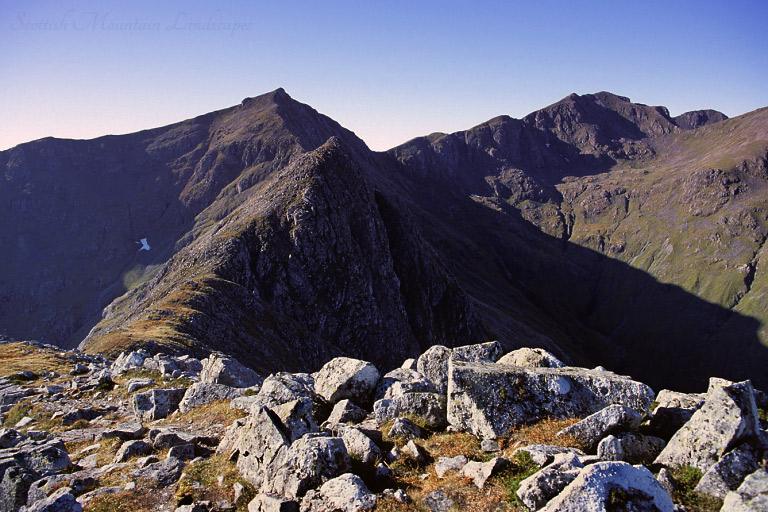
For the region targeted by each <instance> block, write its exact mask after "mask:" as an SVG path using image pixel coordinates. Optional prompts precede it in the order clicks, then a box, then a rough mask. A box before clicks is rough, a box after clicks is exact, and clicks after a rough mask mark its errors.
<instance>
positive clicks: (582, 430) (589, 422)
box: [557, 405, 643, 449]
mask: <svg viewBox="0 0 768 512" xmlns="http://www.w3.org/2000/svg"><path fill="white" fill-rule="evenodd" d="M642 421H643V417H642V416H641V415H640V414H639V413H637V411H635V410H634V409H630V408H629V407H626V406H624V405H609V406H608V407H606V408H605V409H601V410H599V411H598V412H596V413H594V414H590V415H589V416H587V417H586V418H584V419H583V420H581V421H579V422H578V423H574V424H573V425H571V426H570V427H566V428H564V429H563V430H561V431H560V432H558V433H557V435H558V436H573V437H575V438H576V439H578V440H579V441H581V442H582V443H584V444H585V445H586V446H587V447H588V448H589V449H595V448H596V447H597V443H599V442H600V440H601V439H603V438H604V437H605V436H607V435H609V434H616V433H619V432H636V431H637V429H638V428H639V427H640V423H641V422H642Z"/></svg>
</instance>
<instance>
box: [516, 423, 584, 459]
mask: <svg viewBox="0 0 768 512" xmlns="http://www.w3.org/2000/svg"><path fill="white" fill-rule="evenodd" d="M579 421H580V419H579V418H568V419H564V420H555V419H551V418H547V419H544V420H541V421H539V422H538V423H534V424H532V425H525V426H523V427H519V428H515V429H513V430H512V432H510V435H509V437H508V438H507V439H505V440H504V441H503V448H504V452H505V453H507V456H508V455H509V454H511V453H512V452H513V451H514V450H515V449H516V448H519V447H521V446H527V445H529V444H549V445H553V446H567V447H571V448H578V449H580V450H584V449H585V448H586V447H585V446H584V444H583V443H582V442H581V441H579V440H578V439H576V438H575V437H573V436H558V435H557V433H558V432H560V431H561V430H563V429H564V428H566V427H569V426H571V425H573V424H574V423H578V422H579Z"/></svg>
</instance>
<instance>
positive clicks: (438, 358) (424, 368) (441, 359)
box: [416, 341, 503, 395]
mask: <svg viewBox="0 0 768 512" xmlns="http://www.w3.org/2000/svg"><path fill="white" fill-rule="evenodd" d="M502 354H503V349H502V348H501V344H500V343H499V342H498V341H491V342H488V343H478V344H475V345H464V346H462V347H456V348H452V349H451V348H448V347H444V346H442V345H434V346H432V347H429V349H427V350H426V351H425V352H424V353H423V354H421V355H420V356H419V358H418V360H417V361H416V369H417V371H418V372H419V373H420V374H421V375H423V376H424V377H426V378H427V380H428V381H429V382H431V383H432V385H433V386H434V388H435V389H436V390H437V392H438V393H440V394H442V395H444V394H446V393H447V392H448V361H449V360H450V359H452V358H453V359H457V360H461V361H474V362H489V363H493V362H496V361H497V360H498V359H499V358H501V356H502Z"/></svg>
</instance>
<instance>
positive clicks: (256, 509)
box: [248, 493, 299, 512]
mask: <svg viewBox="0 0 768 512" xmlns="http://www.w3.org/2000/svg"><path fill="white" fill-rule="evenodd" d="M248 512H299V502H297V501H295V500H289V499H287V498H284V497H282V496H278V495H276V494H266V493H259V494H257V495H256V497H255V498H253V499H252V500H251V502H250V503H248Z"/></svg>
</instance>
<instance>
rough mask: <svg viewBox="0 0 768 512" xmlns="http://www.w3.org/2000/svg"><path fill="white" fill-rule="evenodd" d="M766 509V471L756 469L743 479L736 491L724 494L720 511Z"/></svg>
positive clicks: (767, 508) (762, 511) (767, 502)
mask: <svg viewBox="0 0 768 512" xmlns="http://www.w3.org/2000/svg"><path fill="white" fill-rule="evenodd" d="M766 510H768V471H766V470H765V469H758V470H757V471H755V472H754V473H752V474H751V475H749V476H747V477H746V478H745V479H744V482H743V483H742V484H741V485H740V486H739V488H738V489H737V490H736V491H731V492H729V493H728V494H727V495H726V496H725V500H724V501H723V507H722V508H721V509H720V512H765V511H766Z"/></svg>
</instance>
